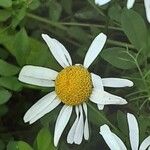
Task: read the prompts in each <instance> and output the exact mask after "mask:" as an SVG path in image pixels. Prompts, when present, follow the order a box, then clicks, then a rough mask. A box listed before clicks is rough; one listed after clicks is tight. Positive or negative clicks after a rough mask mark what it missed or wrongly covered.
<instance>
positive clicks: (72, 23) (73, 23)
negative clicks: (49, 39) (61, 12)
mask: <svg viewBox="0 0 150 150" xmlns="http://www.w3.org/2000/svg"><path fill="white" fill-rule="evenodd" d="M60 24H62V25H66V26H81V27H97V28H106V26H104V25H99V24H90V23H80V22H60ZM108 29H111V30H118V31H122V29H121V28H119V27H113V26H109V27H108Z"/></svg>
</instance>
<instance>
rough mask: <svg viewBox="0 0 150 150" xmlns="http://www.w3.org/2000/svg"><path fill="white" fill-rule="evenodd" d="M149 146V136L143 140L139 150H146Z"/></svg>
mask: <svg viewBox="0 0 150 150" xmlns="http://www.w3.org/2000/svg"><path fill="white" fill-rule="evenodd" d="M149 146H150V136H148V137H147V138H145V139H144V141H143V142H142V144H141V146H140V148H139V150H146V149H147V148H148V147H149Z"/></svg>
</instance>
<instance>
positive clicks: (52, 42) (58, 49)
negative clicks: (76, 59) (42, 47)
mask: <svg viewBox="0 0 150 150" xmlns="http://www.w3.org/2000/svg"><path fill="white" fill-rule="evenodd" d="M42 38H43V39H44V40H45V42H46V43H47V45H48V47H49V49H50V51H51V52H52V54H53V56H54V57H55V59H56V60H57V61H58V63H59V64H60V65H61V66H62V67H67V66H70V65H72V60H71V57H70V55H69V53H68V51H67V50H66V48H65V47H64V46H63V45H62V44H61V43H60V42H59V41H57V40H56V39H53V38H51V37H49V36H48V35H47V34H42Z"/></svg>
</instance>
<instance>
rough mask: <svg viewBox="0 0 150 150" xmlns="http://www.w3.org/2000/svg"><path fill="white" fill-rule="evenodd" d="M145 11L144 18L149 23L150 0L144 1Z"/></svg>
mask: <svg viewBox="0 0 150 150" xmlns="http://www.w3.org/2000/svg"><path fill="white" fill-rule="evenodd" d="M144 5H145V10H146V17H147V20H148V22H149V23H150V0H144Z"/></svg>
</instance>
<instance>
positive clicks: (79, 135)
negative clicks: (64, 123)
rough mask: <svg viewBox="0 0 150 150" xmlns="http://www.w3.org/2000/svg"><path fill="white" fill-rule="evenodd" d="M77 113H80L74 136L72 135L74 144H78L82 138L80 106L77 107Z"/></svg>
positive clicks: (81, 111)
mask: <svg viewBox="0 0 150 150" xmlns="http://www.w3.org/2000/svg"><path fill="white" fill-rule="evenodd" d="M79 112H80V117H79V121H78V124H77V127H76V131H75V135H74V143H75V144H80V143H81V142H82V138H83V130H84V129H83V127H84V123H83V110H82V107H81V105H79Z"/></svg>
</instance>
